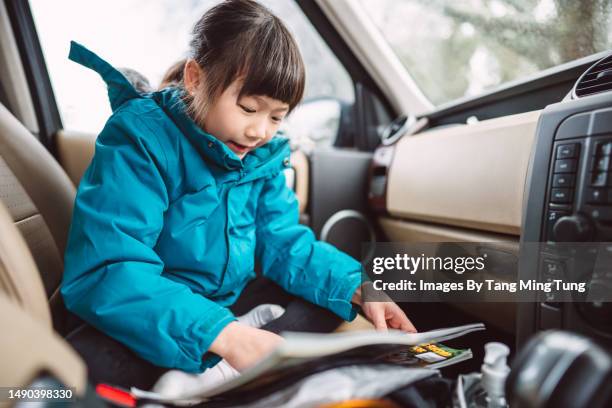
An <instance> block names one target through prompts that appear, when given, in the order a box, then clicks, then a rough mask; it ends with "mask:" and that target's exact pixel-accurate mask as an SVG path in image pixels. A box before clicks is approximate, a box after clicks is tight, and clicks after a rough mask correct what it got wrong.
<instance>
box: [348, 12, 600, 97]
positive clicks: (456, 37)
mask: <svg viewBox="0 0 612 408" xmlns="http://www.w3.org/2000/svg"><path fill="white" fill-rule="evenodd" d="M358 1H359V4H361V6H362V7H363V8H364V9H365V11H366V13H367V14H368V15H369V16H370V18H371V19H372V21H373V22H374V24H375V25H376V26H377V27H378V29H379V31H380V32H381V33H382V35H383V37H384V38H385V39H386V41H387V42H388V43H389V45H390V46H391V48H392V49H393V50H394V51H395V53H396V54H397V56H398V58H399V59H400V61H401V62H402V63H403V64H404V66H405V68H406V70H407V71H408V72H409V73H410V75H411V76H412V77H413V79H414V80H415V82H416V83H417V84H418V86H419V87H420V88H421V90H422V91H423V93H424V94H425V95H426V96H427V97H428V98H429V99H430V101H431V102H432V103H433V104H434V105H440V104H443V103H445V102H449V101H452V100H454V99H457V98H461V97H467V96H474V95H478V94H481V93H483V92H484V91H486V90H489V89H491V88H494V87H496V86H498V85H500V84H503V83H505V82H509V81H512V80H517V79H521V78H524V77H527V76H529V75H530V74H534V73H536V72H539V71H542V70H544V69H546V68H550V67H553V66H556V65H559V64H562V63H564V62H568V61H572V60H574V59H577V58H581V57H584V56H587V55H591V54H594V53H596V52H600V51H604V50H606V49H609V48H611V47H612V31H611V26H612V24H611V23H612V18H611V15H610V12H611V10H612V4H611V3H612V2H611V1H609V0H603V1H602V0H584V1H562V0H436V1H424V0H420V1H419V0H358Z"/></svg>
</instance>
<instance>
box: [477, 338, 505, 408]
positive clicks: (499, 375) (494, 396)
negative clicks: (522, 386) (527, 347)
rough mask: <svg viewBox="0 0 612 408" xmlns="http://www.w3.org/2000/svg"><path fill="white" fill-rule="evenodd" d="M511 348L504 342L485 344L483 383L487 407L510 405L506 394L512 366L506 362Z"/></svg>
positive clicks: (501, 407) (500, 407)
mask: <svg viewBox="0 0 612 408" xmlns="http://www.w3.org/2000/svg"><path fill="white" fill-rule="evenodd" d="M509 354H510V349H509V348H508V346H506V345H505V344H503V343H495V342H493V343H487V344H485V357H484V361H483V363H484V364H483V365H482V367H481V372H482V379H481V385H482V388H483V390H484V391H485V393H486V397H485V398H486V403H487V405H486V406H487V408H505V407H507V406H508V404H507V403H506V396H505V385H506V378H507V377H508V374H509V373H510V367H508V364H507V363H506V360H507V358H508V355H509Z"/></svg>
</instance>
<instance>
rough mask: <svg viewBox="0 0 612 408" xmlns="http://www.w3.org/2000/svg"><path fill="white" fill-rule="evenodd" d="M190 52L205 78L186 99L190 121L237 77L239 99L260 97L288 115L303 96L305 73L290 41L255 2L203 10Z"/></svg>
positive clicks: (237, 0)
mask: <svg viewBox="0 0 612 408" xmlns="http://www.w3.org/2000/svg"><path fill="white" fill-rule="evenodd" d="M191 52H192V58H194V59H195V61H196V62H197V63H198V65H199V66H200V68H202V69H203V71H204V73H205V81H203V82H204V84H203V87H201V88H200V91H201V92H196V95H194V97H191V98H189V97H188V105H189V107H190V110H191V113H192V114H194V116H196V117H197V116H200V115H201V114H202V112H206V110H207V109H208V107H209V105H210V103H212V101H214V100H215V99H216V98H217V97H218V96H219V95H221V93H223V91H224V90H226V89H227V88H228V87H229V86H230V85H231V83H232V82H233V81H234V80H236V79H238V78H240V79H242V80H243V84H242V89H241V90H240V93H239V97H241V96H245V95H265V96H268V97H270V98H273V99H278V100H280V101H282V102H285V103H287V104H288V105H289V111H291V110H292V109H293V108H295V106H296V105H297V104H298V103H299V102H300V100H301V99H302V96H303V94H304V83H305V77H306V74H305V69H304V62H303V61H302V56H301V54H300V51H299V48H298V46H297V44H296V42H295V40H294V39H293V37H292V35H291V33H290V32H289V30H288V29H287V27H285V25H284V24H283V22H282V21H281V20H280V19H279V18H278V17H276V16H275V15H274V14H272V12H271V11H270V10H268V9H267V8H266V7H264V6H262V5H261V4H259V3H257V2H255V1H252V0H226V1H224V2H222V3H220V4H218V5H216V6H215V7H213V8H211V9H210V10H208V11H207V12H206V13H205V14H204V15H203V16H202V18H200V20H199V21H198V22H197V23H196V25H195V27H194V29H193V37H192V40H191ZM202 93H203V95H197V94H202ZM200 117H201V116H200Z"/></svg>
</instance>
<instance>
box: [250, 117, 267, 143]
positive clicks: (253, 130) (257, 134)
mask: <svg viewBox="0 0 612 408" xmlns="http://www.w3.org/2000/svg"><path fill="white" fill-rule="evenodd" d="M266 131H267V124H266V121H265V120H258V121H256V122H254V123H252V124H251V126H249V128H248V129H247V131H246V136H247V137H248V138H251V139H259V140H262V139H265V137H266Z"/></svg>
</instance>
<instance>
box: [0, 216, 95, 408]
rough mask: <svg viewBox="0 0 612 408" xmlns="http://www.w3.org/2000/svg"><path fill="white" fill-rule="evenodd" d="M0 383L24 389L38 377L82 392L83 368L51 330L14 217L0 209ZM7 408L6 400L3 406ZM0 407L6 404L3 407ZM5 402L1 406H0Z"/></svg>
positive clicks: (36, 277) (39, 282) (36, 274)
mask: <svg viewBox="0 0 612 408" xmlns="http://www.w3.org/2000/svg"><path fill="white" fill-rule="evenodd" d="M0 325H1V326H2V336H0V361H2V367H3V369H2V370H0V384H2V385H5V386H8V385H10V386H11V387H15V388H19V387H27V386H28V385H30V384H32V383H33V382H34V381H35V380H36V379H37V378H39V377H40V376H41V375H46V376H50V377H51V378H53V379H56V380H57V381H58V382H59V383H61V384H64V385H66V386H69V387H75V388H76V393H77V395H83V393H84V392H85V390H86V385H87V382H86V381H87V379H86V373H87V371H86V367H85V364H84V363H83V362H82V360H81V359H80V357H79V356H78V355H77V353H76V352H75V351H74V350H73V349H72V348H71V347H70V346H69V345H68V344H67V343H66V342H65V341H64V340H63V339H62V338H61V337H60V336H59V335H58V334H57V333H55V332H54V331H53V328H52V325H51V313H50V310H49V305H48V301H47V295H46V293H45V289H44V286H43V282H42V280H41V278H40V275H39V272H38V269H37V268H36V264H35V263H34V260H33V258H32V255H31V253H30V250H29V249H28V247H27V245H26V242H25V240H24V239H23V237H22V235H21V233H20V232H19V230H18V229H17V227H16V226H15V224H14V218H13V217H12V216H11V214H10V213H9V212H8V210H7V209H6V208H5V206H4V205H2V204H0ZM5 403H6V404H8V401H5ZM6 404H4V405H6ZM2 405H3V403H2V402H0V406H2Z"/></svg>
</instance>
